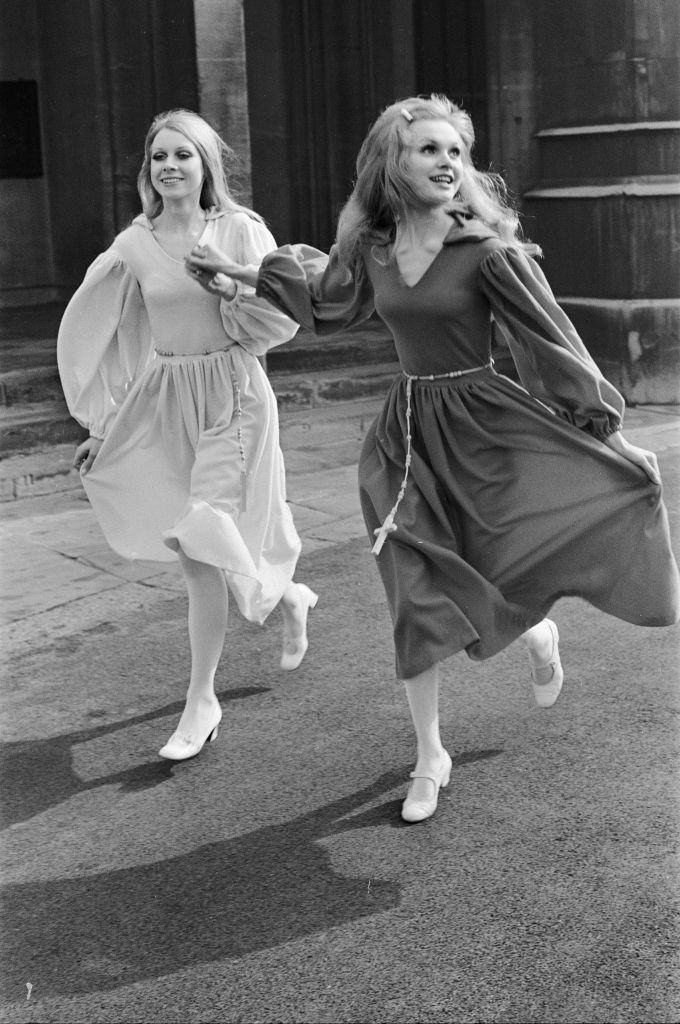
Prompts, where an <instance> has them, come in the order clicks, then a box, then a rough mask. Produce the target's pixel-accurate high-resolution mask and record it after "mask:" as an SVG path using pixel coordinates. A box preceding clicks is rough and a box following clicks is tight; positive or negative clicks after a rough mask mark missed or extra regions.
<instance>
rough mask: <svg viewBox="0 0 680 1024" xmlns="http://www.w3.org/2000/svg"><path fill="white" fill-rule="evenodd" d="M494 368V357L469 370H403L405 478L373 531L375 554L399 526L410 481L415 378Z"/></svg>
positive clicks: (443, 376)
mask: <svg viewBox="0 0 680 1024" xmlns="http://www.w3.org/2000/svg"><path fill="white" fill-rule="evenodd" d="M492 369H493V359H489V361H488V363H484V365H483V366H473V367H472V368H471V369H469V370H452V371H451V372H450V373H426V374H416V373H406V371H405V370H402V373H403V375H404V377H406V458H405V460H404V479H403V480H402V481H401V487H400V488H399V493H398V494H397V500H396V501H395V503H394V505H393V506H392V509H391V511H390V512H389V514H388V516H387V517H386V519H385V521H384V523H383V524H382V526H380V527H379V528H378V529H377V530H374V531H373V533H374V534H375V544H374V545H373V547H372V548H371V551H372V553H373V554H374V555H379V554H380V552H381V551H382V547H383V544H384V543H385V541H386V540H387V535H388V534H389V533H394V531H395V530H396V528H397V527H396V526H395V523H394V517H395V516H396V514H397V509H398V508H399V505H400V504H401V499H402V498H403V497H404V495H405V493H406V484H407V482H408V475H409V471H410V469H411V442H412V435H411V418H412V417H411V393H412V391H413V382H414V380H446V379H447V378H453V377H464V376H466V375H467V374H469V373H479V372H480V371H481V370H492Z"/></svg>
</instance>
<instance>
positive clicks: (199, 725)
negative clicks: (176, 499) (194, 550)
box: [178, 550, 229, 741]
mask: <svg viewBox="0 0 680 1024" xmlns="http://www.w3.org/2000/svg"><path fill="white" fill-rule="evenodd" d="M179 559H180V562H181V564H182V570H183V572H184V579H185V581H186V586H187V593H188V596H189V646H190V649H191V678H190V680H189V688H188V690H187V699H186V706H185V708H184V711H183V713H182V717H181V719H180V722H179V726H178V731H179V732H181V733H182V735H183V736H184V737H185V738H186V739H190V740H196V741H199V740H200V741H202V740H204V739H205V736H206V734H207V732H208V730H209V729H210V727H211V725H212V724H214V720H215V714H216V712H217V710H218V708H219V702H218V700H217V698H216V696H215V672H216V670H217V665H218V662H219V660H220V656H221V654H222V649H223V647H224V639H225V636H226V632H227V613H228V609H229V592H228V590H227V583H226V580H225V578H224V573H223V571H222V570H221V569H218V568H217V566H214V565H208V564H207V563H205V562H197V561H195V560H194V559H193V558H189V557H188V555H185V554H184V552H183V551H182V550H180V551H179Z"/></svg>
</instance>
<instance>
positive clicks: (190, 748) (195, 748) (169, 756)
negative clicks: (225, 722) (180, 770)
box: [158, 708, 222, 761]
mask: <svg viewBox="0 0 680 1024" xmlns="http://www.w3.org/2000/svg"><path fill="white" fill-rule="evenodd" d="M221 721H222V708H219V709H218V711H217V715H216V720H215V721H214V722H213V724H212V725H211V726H210V728H209V729H208V732H207V733H206V735H205V738H204V739H203V740H194V739H192V738H191V737H189V736H186V735H185V734H184V733H182V732H181V731H180V729H175V731H174V732H173V734H172V736H171V737H170V739H169V740H168V742H167V743H166V744H165V746H164V747H161V749H160V750H159V751H158V756H159V757H164V758H166V760H168V761H188V760H189V758H190V757H196V755H197V754H200V752H201V751H202V750H203V747H204V746H205V745H206V743H214V742H215V740H216V739H217V734H218V731H219V726H220V722H221Z"/></svg>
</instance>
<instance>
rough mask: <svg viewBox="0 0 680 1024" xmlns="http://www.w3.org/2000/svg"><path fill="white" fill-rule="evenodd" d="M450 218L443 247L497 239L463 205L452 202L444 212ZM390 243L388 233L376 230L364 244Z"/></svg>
mask: <svg viewBox="0 0 680 1024" xmlns="http://www.w3.org/2000/svg"><path fill="white" fill-rule="evenodd" d="M446 212H447V213H448V215H449V216H450V217H451V227H450V228H449V230H448V232H447V233H446V236H445V238H444V241H443V243H442V244H443V245H454V244H455V243H456V242H483V241H484V240H485V239H487V238H497V237H498V236H497V234H496V232H495V231H492V230H491V228H489V227H487V226H486V224H484V223H483V222H482V221H481V220H479V219H478V218H477V217H475V215H474V213H472V212H471V210H470V208H469V206H467V205H466V204H465V203H461V202H456V201H455V200H454V202H453V203H452V204H451V205H450V206H449V208H448V209H447V211H446ZM391 242H392V238H391V236H390V232H389V231H387V230H383V229H378V228H376V229H375V230H374V231H372V232H370V234H369V235H367V237H366V242H365V244H367V245H371V246H374V245H375V246H378V247H381V246H388V245H390V244H391Z"/></svg>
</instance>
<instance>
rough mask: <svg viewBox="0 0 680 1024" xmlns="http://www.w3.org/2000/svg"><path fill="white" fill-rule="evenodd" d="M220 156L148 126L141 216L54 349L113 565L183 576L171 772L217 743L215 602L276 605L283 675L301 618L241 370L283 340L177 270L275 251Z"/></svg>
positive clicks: (266, 455) (263, 609)
mask: <svg viewBox="0 0 680 1024" xmlns="http://www.w3.org/2000/svg"><path fill="white" fill-rule="evenodd" d="M232 156H233V154H232V153H231V151H230V150H229V148H228V147H227V146H226V145H225V143H224V142H223V141H222V140H221V138H220V137H219V135H217V133H216V132H215V131H214V130H213V129H212V128H211V127H210V125H208V124H207V123H206V122H205V121H204V120H203V119H202V118H201V117H199V116H198V115H197V114H195V113H193V112H192V111H188V110H172V111H169V112H167V113H164V114H160V115H158V116H157V117H156V118H155V119H154V121H153V123H152V125H151V127H150V129H149V132H148V134H147V138H146V143H145V155H144V162H143V165H142V168H141V171H140V174H139V179H138V188H139V194H140V196H141V200H142V207H143V211H144V212H143V213H142V214H140V215H139V216H138V217H136V218H135V219H134V220H133V222H132V224H131V225H130V226H129V227H128V228H127V229H126V230H124V231H123V232H121V233H120V234H119V235H118V236H117V237H116V239H115V240H114V242H113V244H112V245H111V247H110V248H109V249H107V250H106V252H104V253H102V254H101V255H100V256H98V257H97V259H96V260H95V261H94V263H93V264H92V265H91V266H90V268H89V270H88V271H87V274H86V276H85V279H84V281H83V283H82V285H81V286H80V288H79V289H78V291H77V292H76V293H75V295H74V296H73V298H72V300H71V302H70V303H69V305H68V307H67V309H66V312H65V314H64V317H63V320H62V323H61V327H60V331H59V339H58V361H59V370H60V374H61V379H62V385H63V389H64V393H65V396H66V400H67V402H68V405H69V409H70V411H71V413H72V415H73V416H74V417H75V418H76V419H77V420H78V421H79V422H80V423H81V424H82V425H83V426H84V427H86V428H87V429H88V431H89V435H90V436H89V437H88V439H87V440H86V441H84V442H83V443H82V444H81V445H80V446H79V448H78V449H77V452H76V457H75V465H76V466H77V467H79V468H80V472H81V476H82V480H83V484H84V486H85V490H86V491H87V495H88V497H89V499H90V502H91V504H92V508H93V509H94V512H95V515H96V516H97V519H98V521H99V523H100V525H101V528H102V530H103V532H104V535H105V537H106V539H107V541H108V542H109V544H110V545H111V547H112V548H113V549H114V551H116V552H118V554H120V555H122V556H123V557H125V558H130V559H152V560H158V561H161V562H168V561H175V560H177V559H179V561H180V564H181V566H182V570H183V574H184V578H185V581H186V586H187V592H188V599H189V615H188V618H189V641H190V648H191V677H190V682H189V686H188V691H187V696H186V705H185V708H184V710H183V712H182V716H181V718H180V720H179V723H178V725H177V728H176V730H175V731H174V733H173V734H172V736H171V737H170V739H169V740H168V742H167V743H166V744H165V745H164V746H163V748H162V749H161V750H160V754H161V756H162V757H165V758H168V759H170V760H174V761H179V760H185V759H186V758H189V757H193V756H195V755H196V754H197V753H198V752H199V751H200V750H201V748H202V747H203V745H204V743H205V742H206V741H207V740H213V739H215V738H216V736H217V730H218V725H219V722H220V719H221V716H222V711H221V708H220V704H219V701H218V699H217V697H216V695H215V688H214V677H215V671H216V668H217V664H218V661H219V658H220V655H221V653H222V649H223V645H224V640H225V635H226V628H227V611H228V592H229V591H231V593H232V595H233V597H234V598H235V600H236V603H237V605H238V607H239V609H240V611H241V612H242V614H243V615H244V616H245V617H246V618H247V619H248V620H249V621H251V622H257V623H264V621H265V620H266V619H267V617H268V616H269V614H270V613H271V611H272V610H273V609H274V608H275V607H276V606H277V605H280V607H281V610H282V612H283V623H284V642H283V653H282V657H281V667H282V668H284V669H294V668H296V667H297V666H298V665H299V664H300V662H301V661H302V658H303V657H304V654H305V652H306V650H307V630H306V625H307V614H308V611H309V609H310V608H311V607H314V606H315V604H316V601H317V597H316V595H315V594H314V593H313V592H312V591H311V590H310V589H309V588H308V587H306V586H305V585H304V584H298V583H295V582H294V581H293V574H294V572H295V567H296V563H297V559H298V556H299V554H300V540H299V537H298V535H297V533H296V530H295V527H294V525H293V519H292V516H291V513H290V509H289V508H288V505H287V504H286V491H285V475H284V465H283V459H282V455H281V450H280V447H279V432H278V414H277V406H276V399H275V397H274V394H273V392H272V389H271V386H270V384H269V382H268V380H267V377H266V374H265V373H264V371H263V369H262V366H261V364H260V361H259V359H258V356H262V355H263V354H264V353H265V352H266V351H267V350H268V349H269V348H271V347H272V346H274V345H280V344H282V343H284V342H286V341H288V340H289V339H290V338H292V337H293V335H294V334H295V332H296V331H297V328H298V325H297V324H296V323H295V322H294V321H293V320H291V319H290V318H289V317H287V316H285V315H284V314H283V313H281V312H279V311H278V310H277V309H275V308H274V307H272V306H271V305H270V304H269V303H268V302H267V301H266V300H264V299H261V298H259V297H257V296H256V295H255V293H254V289H252V288H250V287H248V286H242V285H236V284H235V283H234V282H233V281H232V280H230V279H227V278H226V277H224V278H219V277H218V278H215V277H214V276H213V275H211V285H210V289H209V290H206V289H205V288H201V287H199V286H198V284H197V283H196V281H193V280H191V279H190V278H189V277H188V276H187V274H186V273H185V269H184V257H185V256H186V254H187V253H188V252H189V250H190V249H191V248H192V246H193V245H195V244H196V243H197V242H201V243H204V244H209V245H211V246H215V247H216V248H219V249H220V251H223V252H225V253H229V255H230V257H231V258H232V259H233V260H235V261H237V262H240V263H253V264H257V263H259V262H260V260H261V259H262V257H263V256H264V255H265V254H266V253H267V252H270V251H271V250H272V249H274V248H275V245H276V243H275V242H274V239H273V238H272V236H271V234H270V233H269V231H268V230H267V228H266V227H265V225H264V224H263V222H262V220H261V218H260V217H258V216H257V214H255V213H253V212H252V211H251V210H248V209H246V208H245V207H243V206H240V205H239V204H237V203H236V202H235V201H234V199H233V198H232V196H231V194H230V191H229V187H228V183H227V176H226V175H227V161H228V160H229V159H230V157H232Z"/></svg>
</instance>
